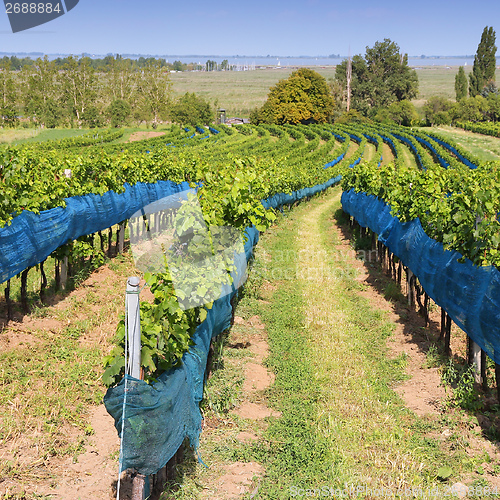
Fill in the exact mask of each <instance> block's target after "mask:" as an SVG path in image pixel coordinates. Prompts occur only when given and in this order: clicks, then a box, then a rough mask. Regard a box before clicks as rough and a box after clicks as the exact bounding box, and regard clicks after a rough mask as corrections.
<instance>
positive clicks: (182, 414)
mask: <svg viewBox="0 0 500 500" xmlns="http://www.w3.org/2000/svg"><path fill="white" fill-rule="evenodd" d="M339 180H340V176H338V177H336V178H334V179H331V180H330V181H328V182H326V183H324V184H320V185H318V186H314V187H312V188H306V189H301V190H299V191H295V192H293V193H291V194H285V193H281V194H277V195H275V196H273V197H271V198H268V199H267V200H265V201H263V202H262V203H263V205H264V206H265V207H266V208H269V207H274V208H277V207H279V206H281V205H283V204H289V203H293V202H294V201H297V200H300V199H301V198H304V197H307V196H312V195H314V194H316V193H318V192H320V191H322V190H324V189H326V188H328V187H329V186H331V185H333V184H335V183H337V182H339ZM246 232H247V235H248V241H247V242H246V243H245V255H246V259H243V260H240V261H239V262H237V263H236V264H237V268H238V269H239V271H238V273H240V274H241V269H242V266H244V264H245V263H246V260H248V259H249V258H250V257H251V252H252V251H253V246H254V245H255V244H256V243H257V241H258V231H257V230H256V229H255V228H249V229H247V230H246ZM235 282H237V280H236V279H235ZM235 293H236V290H235V289H234V288H233V290H232V292H231V293H230V294H228V295H226V296H224V297H222V298H220V299H219V300H217V301H216V302H215V303H214V306H213V308H212V309H211V310H210V311H209V313H208V317H207V319H206V320H205V321H204V322H203V323H202V324H201V325H200V326H199V327H198V328H197V329H196V333H195V335H194V337H193V341H194V342H195V346H194V347H192V348H191V349H190V350H189V351H188V352H187V353H186V354H184V357H183V364H182V365H181V366H180V367H178V368H176V369H174V370H171V371H169V372H167V373H164V374H163V375H161V376H160V378H159V381H158V382H157V383H155V384H152V385H148V384H146V383H145V382H143V381H140V380H136V379H133V378H131V377H127V380H126V382H127V402H126V405H125V415H126V418H125V430H124V436H123V439H124V440H123V445H124V452H123V462H122V469H126V468H132V469H135V470H137V471H138V472H140V473H142V474H145V475H150V474H155V473H156V472H157V471H158V470H159V469H161V468H162V467H163V466H164V465H165V464H166V463H167V462H168V461H169V460H170V458H172V456H173V455H174V454H175V452H176V451H177V449H178V448H179V446H180V445H181V443H182V442H183V440H184V439H185V438H186V437H187V438H189V440H190V442H191V444H192V445H194V446H195V447H196V446H197V445H198V439H199V434H200V432H201V413H200V409H199V403H200V401H201V399H202V397H203V382H204V374H205V367H206V363H207V356H208V350H209V347H210V341H211V339H212V338H213V337H215V336H217V335H219V334H220V333H222V332H223V331H224V330H226V329H227V328H229V326H230V320H231V315H232V309H231V304H230V300H231V298H232V297H233V295H234V294H235ZM124 390H125V379H124V380H123V381H122V382H121V383H120V384H119V385H118V386H116V387H113V388H111V389H109V390H108V391H107V393H106V396H105V398H104V402H105V405H106V409H107V410H108V412H109V413H110V414H111V415H112V416H113V418H114V419H115V427H116V429H117V430H118V433H119V434H121V427H122V414H123V401H124Z"/></svg>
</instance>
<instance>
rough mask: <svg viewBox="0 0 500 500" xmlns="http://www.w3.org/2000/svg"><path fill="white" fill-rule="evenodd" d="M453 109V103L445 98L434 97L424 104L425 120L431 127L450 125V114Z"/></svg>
mask: <svg viewBox="0 0 500 500" xmlns="http://www.w3.org/2000/svg"><path fill="white" fill-rule="evenodd" d="M452 109H453V102H451V101H449V100H448V99H446V98H445V97H441V96H432V97H430V98H429V99H427V101H426V103H425V104H424V113H425V119H426V120H427V123H428V124H429V125H430V126H431V127H433V126H434V125H449V124H450V123H451V120H452V116H451V114H450V112H451V110H452Z"/></svg>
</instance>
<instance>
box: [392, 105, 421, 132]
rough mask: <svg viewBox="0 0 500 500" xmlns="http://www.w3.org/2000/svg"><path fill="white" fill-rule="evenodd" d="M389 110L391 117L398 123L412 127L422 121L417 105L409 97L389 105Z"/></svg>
mask: <svg viewBox="0 0 500 500" xmlns="http://www.w3.org/2000/svg"><path fill="white" fill-rule="evenodd" d="M388 110H389V117H390V118H391V120H392V121H393V122H395V123H397V124H398V125H403V126H405V127H411V126H413V125H417V124H418V123H419V121H420V117H419V116H418V113H417V110H416V109H415V106H414V105H413V104H412V103H411V102H410V101H408V100H407V99H403V100H402V101H397V102H393V103H392V104H391V105H390V106H389V108H388Z"/></svg>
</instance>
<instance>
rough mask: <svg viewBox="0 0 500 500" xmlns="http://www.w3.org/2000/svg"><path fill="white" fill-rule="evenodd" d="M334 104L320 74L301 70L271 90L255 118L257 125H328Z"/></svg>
mask: <svg viewBox="0 0 500 500" xmlns="http://www.w3.org/2000/svg"><path fill="white" fill-rule="evenodd" d="M333 108H334V102H333V98H332V96H331V95H330V89H329V87H328V84H327V83H326V80H325V78H324V77H323V76H321V75H320V74H319V73H317V72H316V71H313V70H311V69H308V68H301V69H299V70H297V71H294V72H293V73H292V74H291V75H290V77H289V78H287V79H286V80H280V81H279V82H278V83H277V84H276V85H275V86H274V87H271V89H270V91H269V94H268V96H267V101H266V102H265V103H264V105H263V106H262V108H260V109H259V110H254V111H253V112H252V115H251V120H252V122H253V123H275V124H278V125H282V124H285V123H291V124H297V123H311V122H316V123H325V122H328V121H330V118H331V116H332V114H333Z"/></svg>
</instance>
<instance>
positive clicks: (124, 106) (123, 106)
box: [108, 99, 132, 128]
mask: <svg viewBox="0 0 500 500" xmlns="http://www.w3.org/2000/svg"><path fill="white" fill-rule="evenodd" d="M131 113H132V108H131V107H130V104H129V103H128V102H127V101H124V100H123V99H115V100H114V101H113V102H112V103H111V104H110V105H109V108H108V114H109V117H110V118H111V126H112V127H115V128H118V127H122V126H123V125H126V124H127V121H128V119H129V117H130V114H131Z"/></svg>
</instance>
